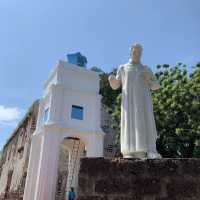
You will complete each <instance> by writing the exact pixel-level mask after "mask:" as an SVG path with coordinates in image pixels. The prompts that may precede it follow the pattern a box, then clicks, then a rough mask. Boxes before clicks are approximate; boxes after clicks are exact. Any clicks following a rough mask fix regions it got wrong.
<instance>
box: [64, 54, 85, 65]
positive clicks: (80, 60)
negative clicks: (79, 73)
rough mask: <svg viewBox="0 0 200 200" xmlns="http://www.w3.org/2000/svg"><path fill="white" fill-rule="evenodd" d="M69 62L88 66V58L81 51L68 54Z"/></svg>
mask: <svg viewBox="0 0 200 200" xmlns="http://www.w3.org/2000/svg"><path fill="white" fill-rule="evenodd" d="M67 59H68V62H69V63H71V64H75V65H78V66H80V67H86V64H87V58H86V57H85V56H83V55H81V53H80V52H77V53H72V54H67Z"/></svg>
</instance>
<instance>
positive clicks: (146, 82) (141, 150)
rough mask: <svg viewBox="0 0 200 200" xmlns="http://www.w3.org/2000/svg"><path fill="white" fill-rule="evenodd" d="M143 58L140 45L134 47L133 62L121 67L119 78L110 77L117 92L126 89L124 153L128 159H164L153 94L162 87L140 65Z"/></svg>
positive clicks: (124, 99)
mask: <svg viewBox="0 0 200 200" xmlns="http://www.w3.org/2000/svg"><path fill="white" fill-rule="evenodd" d="M141 55H142V46H141V45H140V44H135V45H133V46H131V49H130V59H129V62H128V63H126V64H124V65H121V66H119V68H118V70H117V75H116V76H114V75H110V76H109V82H110V85H111V87H112V88H113V89H117V88H119V87H120V86H122V102H121V136H120V138H121V139H120V142H121V152H122V154H123V156H124V157H125V158H160V155H159V154H158V153H157V150H156V138H157V132H156V125H155V120H154V114H153V107H152V100H151V90H157V89H159V88H160V85H159V84H158V82H157V81H156V79H155V77H154V75H153V73H152V71H151V70H150V69H149V68H148V67H147V66H145V65H143V64H142V63H141V62H140V58H141Z"/></svg>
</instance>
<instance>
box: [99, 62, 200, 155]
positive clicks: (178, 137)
mask: <svg viewBox="0 0 200 200" xmlns="http://www.w3.org/2000/svg"><path fill="white" fill-rule="evenodd" d="M115 72H116V69H114V70H113V71H112V72H111V73H115ZM109 74H110V73H105V72H103V71H102V70H101V73H100V78H101V82H100V93H101V95H102V96H103V99H102V102H103V103H104V104H105V105H106V106H107V108H108V111H109V112H110V113H111V115H112V117H113V124H112V126H113V128H114V129H115V130H116V133H117V134H116V141H117V142H118V143H119V133H120V112H121V111H120V104H121V95H120V93H121V89H119V90H112V89H111V88H110V86H109V83H108V76H109ZM155 76H156V77H157V79H158V81H159V82H160V85H161V88H160V90H158V91H155V92H152V99H153V107H154V114H155V121H156V126H157V131H158V140H157V149H158V151H159V153H160V154H161V155H162V156H163V157H200V63H198V64H197V65H196V66H195V67H193V68H192V70H191V71H190V72H188V70H187V67H186V66H185V65H184V64H182V63H178V64H177V65H175V66H173V67H170V66H169V65H167V64H164V65H158V66H157V71H156V73H155Z"/></svg>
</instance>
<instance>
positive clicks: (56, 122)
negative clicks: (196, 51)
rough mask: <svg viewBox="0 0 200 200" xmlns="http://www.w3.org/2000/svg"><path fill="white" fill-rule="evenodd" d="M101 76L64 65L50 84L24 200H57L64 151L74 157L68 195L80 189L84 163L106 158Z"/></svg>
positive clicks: (34, 140)
mask: <svg viewBox="0 0 200 200" xmlns="http://www.w3.org/2000/svg"><path fill="white" fill-rule="evenodd" d="M100 109H101V96H100V95H99V75H98V73H96V72H94V71H91V70H87V69H86V68H84V67H79V66H77V65H74V64H69V63H67V62H64V61H59V62H58V63H57V65H56V67H55V68H54V70H53V71H52V72H51V73H50V76H49V78H48V80H47V81H46V83H45V87H44V94H43V96H42V98H41V99H40V106H39V116H38V121H37V127H36V131H35V133H34V134H33V137H32V144H31V150H30V160H29V166H28V172H27V179H26V185H25V192H24V200H54V199H55V192H56V181H57V170H58V162H59V149H60V145H61V144H63V143H65V146H66V148H67V149H68V151H69V165H68V180H67V191H69V188H70V187H74V188H75V190H76V186H77V175H78V170H79V161H80V158H81V156H83V154H84V155H85V156H86V157H102V156H103V141H104V133H103V131H102V130H101V127H100V126H101V125H100Z"/></svg>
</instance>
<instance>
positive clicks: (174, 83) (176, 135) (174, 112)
mask: <svg viewBox="0 0 200 200" xmlns="http://www.w3.org/2000/svg"><path fill="white" fill-rule="evenodd" d="M157 69H158V71H157V72H156V74H155V75H156V77H157V79H158V80H159V82H160V85H161V88H160V90H158V91H156V92H153V94H152V96H153V106H154V113H155V120H156V126H157V130H158V136H159V138H158V141H157V149H158V151H159V152H160V153H161V155H162V156H163V157H194V156H198V153H197V154H195V152H197V149H198V141H199V139H200V117H199V116H200V64H197V65H196V66H195V67H194V68H193V71H192V72H191V73H190V74H189V73H188V71H187V69H186V66H185V65H184V64H182V63H178V64H177V65H176V66H174V67H169V65H166V64H165V65H162V66H160V65H158V66H157Z"/></svg>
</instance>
